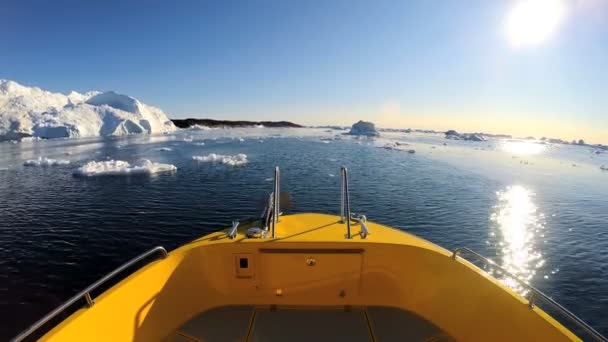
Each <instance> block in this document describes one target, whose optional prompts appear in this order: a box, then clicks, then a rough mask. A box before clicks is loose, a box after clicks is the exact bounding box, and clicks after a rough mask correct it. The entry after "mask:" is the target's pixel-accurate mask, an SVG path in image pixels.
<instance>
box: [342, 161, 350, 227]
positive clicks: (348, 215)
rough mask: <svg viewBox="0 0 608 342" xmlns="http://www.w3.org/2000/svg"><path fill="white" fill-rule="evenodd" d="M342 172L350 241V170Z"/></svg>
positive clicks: (343, 169)
mask: <svg viewBox="0 0 608 342" xmlns="http://www.w3.org/2000/svg"><path fill="white" fill-rule="evenodd" d="M342 172H343V173H344V203H345V208H344V211H345V213H344V214H345V215H346V217H345V219H346V238H347V239H350V238H351V234H350V198H349V195H348V169H347V168H345V167H344V168H342Z"/></svg>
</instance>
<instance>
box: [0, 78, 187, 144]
mask: <svg viewBox="0 0 608 342" xmlns="http://www.w3.org/2000/svg"><path fill="white" fill-rule="evenodd" d="M174 130H175V126H174V125H173V122H171V120H169V118H168V117H167V115H166V114H165V113H164V112H163V111H162V110H160V109H158V108H156V107H152V106H149V105H146V104H143V103H141V102H140V101H139V100H137V99H135V98H133V97H130V96H127V95H121V94H117V93H115V92H112V91H109V92H103V93H102V92H95V91H92V92H87V93H84V94H80V93H77V92H74V91H73V92H71V93H70V94H69V95H64V94H60V93H52V92H48V91H45V90H42V89H40V88H37V87H26V86H23V85H20V84H18V83H16V82H14V81H9V80H0V141H3V140H21V139H23V138H27V137H37V138H44V139H51V138H72V137H90V136H110V135H125V134H136V133H148V134H150V133H167V132H172V131H174Z"/></svg>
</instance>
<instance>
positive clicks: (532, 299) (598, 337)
mask: <svg viewBox="0 0 608 342" xmlns="http://www.w3.org/2000/svg"><path fill="white" fill-rule="evenodd" d="M463 252H464V253H466V254H468V255H472V256H474V257H475V259H477V261H481V262H483V263H485V264H487V265H489V266H491V267H493V268H496V269H498V270H499V271H500V272H502V273H503V274H506V275H507V276H509V277H511V278H512V279H514V280H515V281H516V282H517V283H518V284H520V285H521V286H523V287H524V288H526V289H527V290H528V291H530V296H528V298H527V299H528V307H529V308H530V309H533V308H534V306H535V303H536V302H537V300H539V299H540V300H542V301H544V302H545V303H547V304H549V305H550V306H551V307H552V308H553V309H556V310H557V311H559V312H560V313H561V314H562V315H564V316H565V317H566V318H568V319H569V320H570V321H571V322H572V323H574V324H575V325H576V326H577V327H579V328H580V329H582V330H583V331H585V332H586V333H588V334H589V336H591V337H592V338H593V340H595V341H600V342H608V339H607V338H606V337H604V336H603V335H602V334H600V333H599V332H597V330H595V329H593V328H592V327H591V326H590V325H589V324H587V323H585V321H583V320H582V319H580V318H578V317H577V316H576V315H575V314H573V313H572V312H570V311H569V310H568V309H566V308H564V307H563V306H562V305H561V304H559V303H558V302H556V301H555V300H553V299H551V297H549V296H547V295H546V294H544V293H543V292H542V291H541V290H539V289H537V288H536V287H534V286H532V285H530V284H528V283H526V282H525V281H523V280H521V279H519V278H518V277H517V276H516V275H514V274H513V273H511V272H509V271H507V270H506V269H504V268H503V267H501V266H499V265H497V264H496V263H495V262H494V261H492V260H490V259H488V258H486V257H484V256H483V255H481V254H479V253H477V252H475V251H473V250H471V249H469V248H466V247H462V248H457V249H455V250H454V251H453V252H452V259H454V260H457V257H458V256H460V255H461V254H462V253H463ZM461 258H462V256H461ZM463 259H465V260H466V258H463Z"/></svg>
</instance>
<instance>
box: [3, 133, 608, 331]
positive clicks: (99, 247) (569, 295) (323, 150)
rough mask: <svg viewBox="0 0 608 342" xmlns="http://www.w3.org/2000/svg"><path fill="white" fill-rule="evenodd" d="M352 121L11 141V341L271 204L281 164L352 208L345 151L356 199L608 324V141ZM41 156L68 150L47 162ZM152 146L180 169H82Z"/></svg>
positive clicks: (7, 279)
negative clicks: (364, 126)
mask: <svg viewBox="0 0 608 342" xmlns="http://www.w3.org/2000/svg"><path fill="white" fill-rule="evenodd" d="M341 133H342V132H341V131H337V130H327V129H312V128H310V129H268V128H250V129H205V130H182V131H179V132H176V133H175V134H170V135H161V136H129V137H123V138H95V139H71V140H52V141H50V140H49V141H30V142H21V143H10V142H6V143H0V317H1V319H2V324H0V340H6V339H7V338H10V337H12V336H14V335H15V334H17V333H18V332H19V331H21V330H22V329H24V328H26V327H27V326H29V325H30V324H31V323H33V322H34V321H35V320H37V319H38V318H40V317H42V316H43V315H44V314H46V313H48V312H49V311H50V310H52V309H53V308H54V307H56V306H58V305H60V304H61V303H62V302H63V301H65V300H66V299H68V298H69V297H70V296H72V295H73V294H75V293H76V292H78V291H79V290H81V289H83V288H84V287H86V286H87V285H89V284H90V283H92V282H94V281H95V280H97V279H98V278H99V277H101V276H103V275H104V274H106V273H107V272H109V271H111V270H112V269H114V268H116V267H117V266H119V265H120V264H122V263H123V262H125V261H127V260H128V259H130V258H132V257H134V256H136V255H138V254H139V253H142V252H144V251H145V250H147V249H149V248H152V247H154V246H157V245H162V246H165V247H166V248H167V249H173V248H175V247H177V246H179V245H180V244H182V243H185V242H187V241H189V240H192V239H194V238H196V237H198V236H201V235H203V234H206V233H209V232H212V231H215V230H219V229H223V228H225V227H228V226H229V225H230V223H231V221H232V220H234V219H243V218H246V217H250V216H254V215H257V214H258V213H259V212H260V210H261V209H262V208H263V205H264V201H265V196H266V195H267V194H268V193H269V192H270V191H271V189H272V177H273V170H274V167H275V166H279V167H280V168H281V173H282V178H281V190H283V191H287V192H289V193H290V195H291V198H292V206H291V208H287V209H285V213H286V214H289V213H298V212H310V211H316V212H329V213H334V214H337V213H339V202H340V173H339V170H340V167H341V166H346V167H348V169H349V172H350V187H351V207H352V210H353V211H354V212H357V213H363V214H365V215H366V216H367V217H368V219H369V220H372V221H376V222H379V223H383V224H387V225H390V226H393V227H396V228H398V229H401V230H404V231H407V232H410V233H413V234H416V235H419V236H421V237H423V238H425V239H427V240H430V241H431V242H434V243H436V244H438V245H440V246H443V247H445V248H448V249H455V248H458V247H469V248H471V249H473V250H475V251H477V252H479V253H480V254H482V255H485V256H487V257H489V258H491V259H492V260H494V261H496V262H497V263H498V264H499V265H501V266H503V267H505V268H507V269H508V270H509V271H511V272H513V273H515V274H516V275H517V276H518V277H520V278H521V279H524V280H526V281H528V282H530V284H532V285H534V286H536V287H538V288H539V289H540V290H542V291H543V292H545V293H546V294H548V295H550V296H551V297H552V298H553V299H555V300H557V301H558V302H560V303H561V304H562V305H564V306H565V307H566V308H568V309H569V310H571V311H572V312H574V313H575V314H577V315H578V316H579V317H581V318H582V319H584V320H585V321H586V322H588V323H589V324H590V325H592V326H593V327H595V328H596V329H597V330H598V331H600V332H601V333H603V334H604V335H608V253H607V251H608V171H603V170H601V169H600V166H601V165H606V166H608V153H606V152H603V153H602V152H601V151H597V150H596V149H594V148H592V147H588V146H570V145H552V144H544V143H541V142H536V141H524V140H506V139H493V140H490V141H485V142H468V141H453V140H447V139H445V138H444V137H443V135H439V134H424V133H400V132H392V133H388V132H387V133H383V134H382V137H381V138H378V139H356V138H353V137H349V136H345V135H342V134H341ZM409 150H413V151H414V152H415V153H413V152H408V151H409ZM213 154H215V155H213ZM239 154H244V155H246V157H245V158H244V159H243V157H242V156H241V157H237V156H238V155H239ZM195 156H197V157H200V158H198V159H199V160H195V159H193V157H195ZM39 157H40V158H50V159H52V160H54V161H55V163H53V162H49V160H48V159H40V161H42V163H41V164H42V165H36V164H37V163H36V161H38V158H39ZM239 158H240V159H239ZM143 159H146V160H150V161H152V162H154V163H162V164H170V165H174V166H175V167H176V168H177V169H176V170H173V171H167V172H159V173H152V174H149V173H146V172H145V171H146V170H143V171H142V169H139V170H136V171H133V170H132V171H129V172H125V171H124V170H122V171H120V170H118V171H116V172H115V174H114V175H101V174H92V176H85V175H82V173H78V171H77V170H78V169H79V168H80V167H82V166H83V165H85V164H86V163H88V162H104V161H109V160H121V161H125V162H128V163H130V164H131V165H144V164H142V162H141V160H143ZM27 160H34V162H33V164H34V166H24V163H26V161H27ZM234 160H240V161H239V162H234ZM68 162H69V163H68ZM47 164H48V165H47ZM50 164H56V165H50ZM90 165H91V164H90ZM92 165H98V166H99V165H102V164H92ZM95 170H97V169H95ZM405 262H406V261H405V260H404V263H405ZM410 262H411V261H410ZM497 277H501V275H498V274H497ZM502 280H503V281H504V282H505V283H506V284H507V285H509V286H511V287H513V288H514V289H515V290H516V291H519V292H520V293H522V294H525V292H526V290H525V289H524V288H522V287H521V286H519V285H518V284H517V283H516V282H515V281H513V279H509V278H502Z"/></svg>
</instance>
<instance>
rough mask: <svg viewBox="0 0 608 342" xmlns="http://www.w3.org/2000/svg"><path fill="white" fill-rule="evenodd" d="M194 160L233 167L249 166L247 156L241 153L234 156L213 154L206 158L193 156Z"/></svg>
mask: <svg viewBox="0 0 608 342" xmlns="http://www.w3.org/2000/svg"><path fill="white" fill-rule="evenodd" d="M192 159H194V160H196V161H200V162H219V163H222V164H226V165H231V166H239V165H244V164H247V162H248V160H247V155H246V154H243V153H239V154H236V155H233V156H230V155H223V154H215V153H211V154H208V155H206V156H193V157H192Z"/></svg>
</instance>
